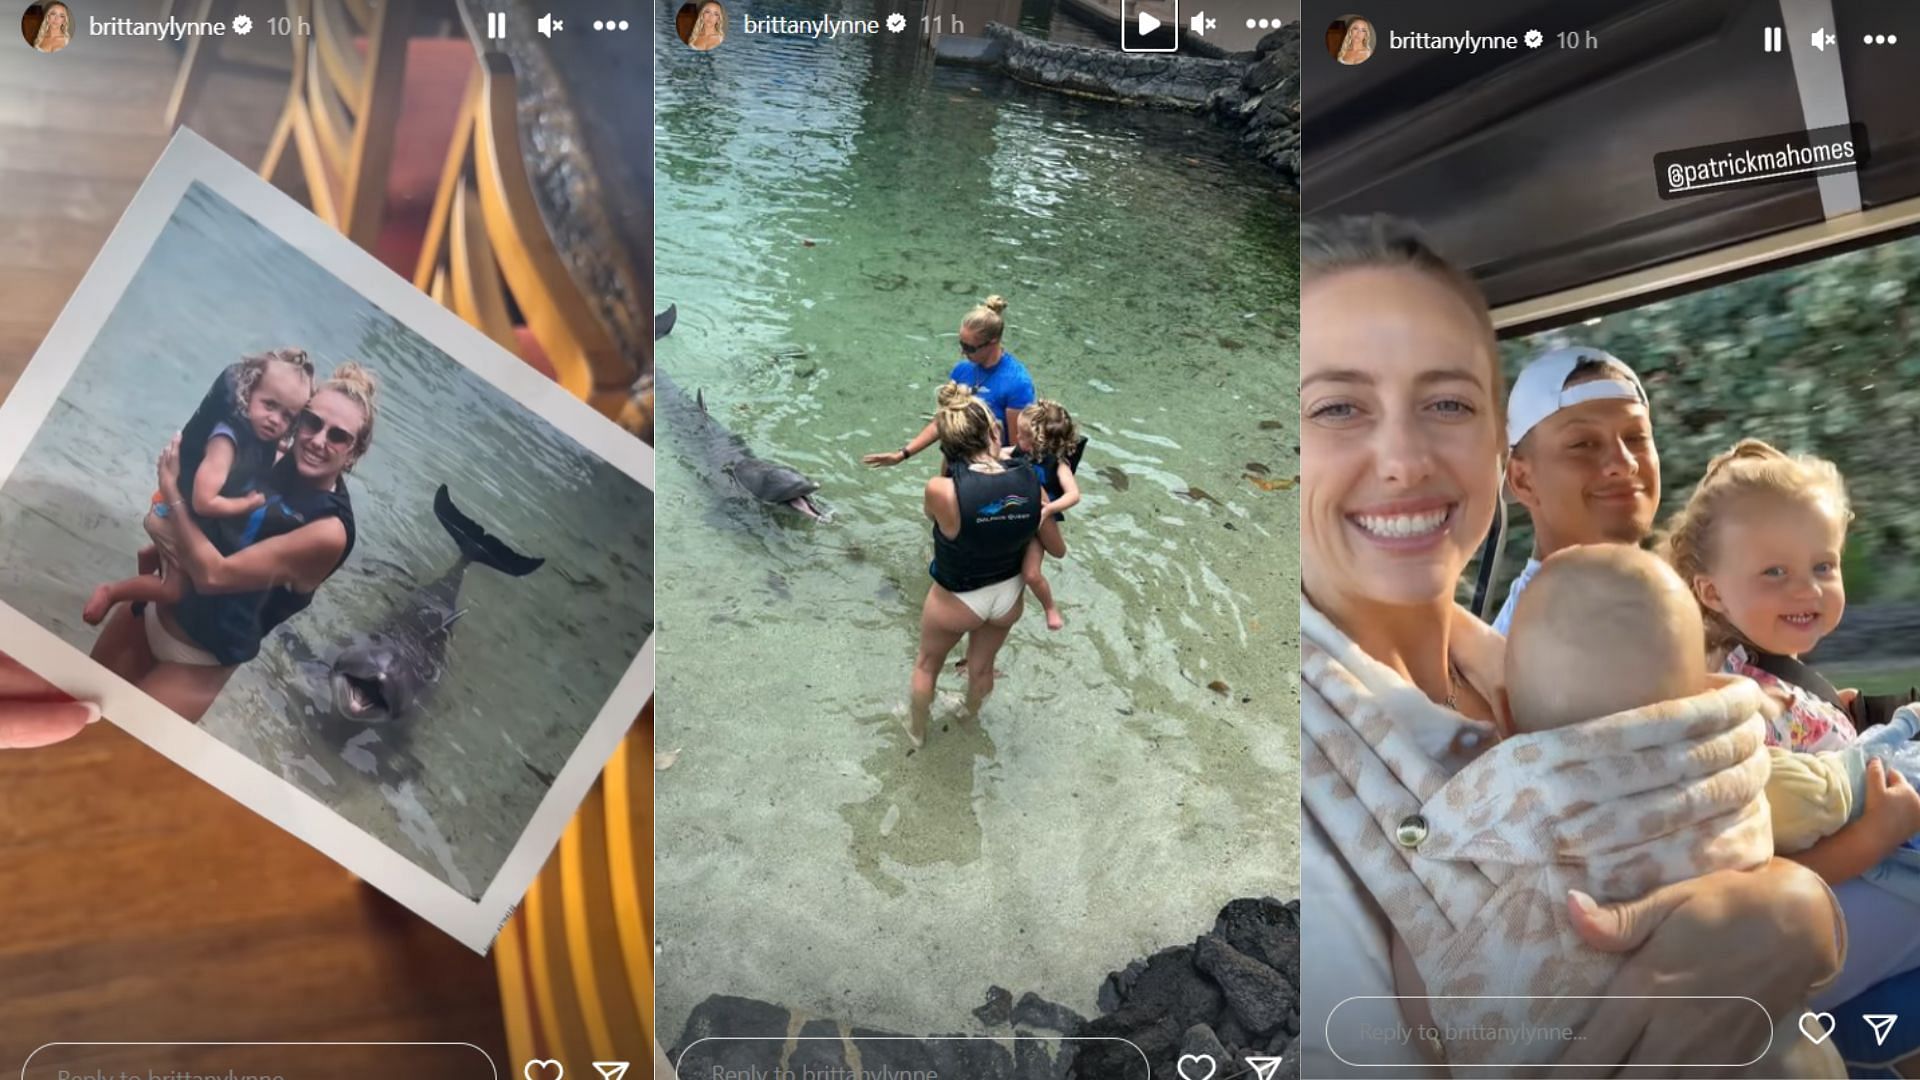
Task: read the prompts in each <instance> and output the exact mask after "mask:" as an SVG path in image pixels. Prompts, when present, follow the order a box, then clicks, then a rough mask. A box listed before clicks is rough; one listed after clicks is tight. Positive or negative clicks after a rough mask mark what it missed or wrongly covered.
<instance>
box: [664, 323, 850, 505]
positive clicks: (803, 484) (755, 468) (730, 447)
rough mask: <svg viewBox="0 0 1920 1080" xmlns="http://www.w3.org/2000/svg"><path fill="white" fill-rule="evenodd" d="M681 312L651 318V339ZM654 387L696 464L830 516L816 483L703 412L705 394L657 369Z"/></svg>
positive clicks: (757, 493) (769, 500)
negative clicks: (766, 455)
mask: <svg viewBox="0 0 1920 1080" xmlns="http://www.w3.org/2000/svg"><path fill="white" fill-rule="evenodd" d="M679 314H680V310H679V308H678V307H677V306H674V307H669V308H667V310H665V311H663V312H661V313H660V314H658V315H656V316H654V319H653V338H654V340H655V341H658V340H660V339H661V338H663V337H666V336H667V334H669V333H671V332H672V330H673V324H674V322H675V321H676V320H677V319H678V318H679ZM653 388H654V401H655V402H656V403H657V404H658V407H659V409H660V410H661V411H662V412H663V413H665V414H666V415H667V417H668V420H667V423H668V425H669V427H670V428H671V429H672V431H673V432H674V438H675V439H676V440H682V443H681V445H683V446H685V447H686V448H687V449H688V451H689V456H690V457H692V458H693V459H694V460H695V461H696V462H698V463H700V464H702V465H704V466H705V467H706V468H708V469H709V470H712V471H715V472H718V473H719V474H720V475H723V476H725V477H726V478H727V479H728V480H729V481H730V482H731V483H732V484H733V486H734V487H737V488H739V489H740V490H741V491H744V492H746V493H747V494H748V495H751V496H753V497H754V498H755V499H757V500H759V501H760V502H761V503H762V504H763V505H766V506H773V507H778V508H780V509H783V510H791V511H793V512H794V513H797V514H800V515H802V516H805V517H808V518H811V519H813V520H814V521H825V520H827V519H828V517H829V514H828V512H827V510H826V508H825V507H824V506H822V505H821V504H820V502H819V501H818V500H816V499H815V498H813V493H814V492H816V491H819V490H820V485H819V484H818V483H816V482H815V481H814V480H813V479H811V478H810V477H808V476H807V475H806V474H805V473H803V472H801V471H800V470H798V469H796V468H793V467H792V466H790V465H782V464H780V463H779V462H775V461H767V460H765V459H763V458H759V457H756V456H754V453H753V450H752V449H751V448H749V447H748V446H747V441H746V440H745V439H742V438H741V437H740V436H738V435H736V434H734V433H733V432H732V431H729V430H728V429H727V426H726V425H725V424H722V423H721V422H720V421H719V420H716V419H714V416H713V414H712V413H710V412H708V411H707V399H706V395H705V394H703V393H700V392H698V391H696V392H695V393H694V395H693V397H691V398H689V397H687V395H686V392H685V391H683V390H681V389H680V388H679V387H678V386H675V385H674V384H673V382H672V380H670V379H668V378H667V373H666V372H664V371H661V370H660V369H659V368H657V367H656V368H655V369H654V372H653Z"/></svg>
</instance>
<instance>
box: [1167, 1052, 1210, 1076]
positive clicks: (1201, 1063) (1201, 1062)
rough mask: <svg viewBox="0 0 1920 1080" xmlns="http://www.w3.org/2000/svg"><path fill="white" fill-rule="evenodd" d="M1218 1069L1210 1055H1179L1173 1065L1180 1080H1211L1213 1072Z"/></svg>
mask: <svg viewBox="0 0 1920 1080" xmlns="http://www.w3.org/2000/svg"><path fill="white" fill-rule="evenodd" d="M1219 1067H1220V1066H1219V1065H1218V1064H1216V1063H1215V1062H1214V1060H1213V1055H1212V1054H1181V1055H1180V1060H1179V1061H1178V1062H1177V1063H1176V1065H1175V1068H1176V1071H1178V1072H1179V1073H1180V1080H1213V1071H1214V1070H1215V1069H1217V1068H1219ZM1203 1068H1204V1069H1205V1071H1204V1072H1203V1071H1201V1070H1202V1069H1203Z"/></svg>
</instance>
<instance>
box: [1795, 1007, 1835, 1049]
mask: <svg viewBox="0 0 1920 1080" xmlns="http://www.w3.org/2000/svg"><path fill="white" fill-rule="evenodd" d="M1816 1032H1817V1033H1818V1034H1816ZM1800 1034H1802V1035H1805V1036H1806V1037H1807V1038H1809V1039H1812V1040H1813V1045H1815V1046H1819V1045H1820V1044H1821V1043H1823V1042H1826V1041H1827V1038H1828V1037H1829V1036H1831V1035H1832V1034H1833V1014H1832V1013H1817V1012H1806V1013H1801V1014H1800Z"/></svg>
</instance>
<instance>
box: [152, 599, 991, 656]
mask: <svg viewBox="0 0 1920 1080" xmlns="http://www.w3.org/2000/svg"><path fill="white" fill-rule="evenodd" d="M1014 580H1016V581H1017V580H1019V579H1018V578H1015V579H1014ZM142 621H143V622H145V623H146V625H147V649H148V651H150V652H152V653H153V658H154V659H155V660H158V661H160V662H161V663H163V664H185V665H186V666H188V667H225V666H226V665H225V664H222V663H221V662H220V660H219V658H218V657H216V656H214V655H213V654H212V653H210V652H208V651H206V650H205V649H202V648H201V647H200V646H198V645H195V644H194V643H192V642H191V641H182V640H181V639H180V638H178V637H176V636H174V634H173V632H172V631H170V630H168V629H167V627H166V624H165V623H162V622H161V621H160V605H158V604H148V605H147V614H146V617H145V618H144V619H143V620H142Z"/></svg>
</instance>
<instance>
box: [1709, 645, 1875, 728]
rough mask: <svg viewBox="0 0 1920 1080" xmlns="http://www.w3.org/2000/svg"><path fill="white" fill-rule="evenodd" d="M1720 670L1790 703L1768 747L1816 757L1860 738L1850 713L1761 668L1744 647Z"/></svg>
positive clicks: (1774, 723)
mask: <svg viewBox="0 0 1920 1080" xmlns="http://www.w3.org/2000/svg"><path fill="white" fill-rule="evenodd" d="M1720 670H1721V671H1724V672H1726V673H1727V674H1729V675H1745V676H1746V677H1747V678H1749V679H1752V680H1753V681H1754V682H1757V683H1759V684H1760V689H1762V690H1765V691H1766V692H1767V693H1769V694H1771V695H1773V696H1774V697H1777V698H1779V699H1780V700H1782V701H1784V702H1786V705H1787V707H1786V708H1785V709H1783V710H1782V711H1781V713H1780V715H1779V717H1778V718H1776V719H1775V720H1774V721H1773V722H1772V723H1771V724H1770V725H1769V726H1768V728H1767V745H1768V746H1784V747H1786V748H1787V749H1788V750H1792V751H1794V752H1796V753H1801V754H1813V753H1819V752H1820V751H1823V750H1840V749H1844V748H1846V747H1849V746H1852V745H1853V743H1854V740H1856V739H1858V738H1859V737H1860V735H1859V733H1858V732H1856V731H1854V729H1853V721H1851V720H1849V719H1847V714H1846V713H1843V712H1841V711H1840V710H1839V709H1836V708H1834V707H1833V706H1832V705H1829V704H1828V703H1826V702H1825V701H1822V700H1821V699H1820V698H1819V697H1817V696H1816V695H1814V694H1813V693H1812V692H1810V691H1808V690H1806V689H1805V688H1803V687H1800V686H1796V685H1795V684H1793V683H1790V682H1788V681H1787V680H1785V679H1782V678H1781V677H1780V676H1778V675H1775V674H1774V673H1773V672H1771V671H1767V670H1765V669H1763V668H1761V667H1760V666H1759V665H1758V664H1756V663H1754V659H1753V656H1752V655H1751V654H1750V653H1748V652H1747V648H1746V646H1744V645H1736V646H1734V649H1733V651H1732V652H1730V653H1728V654H1727V660H1726V663H1724V664H1722V665H1721V666H1720Z"/></svg>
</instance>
